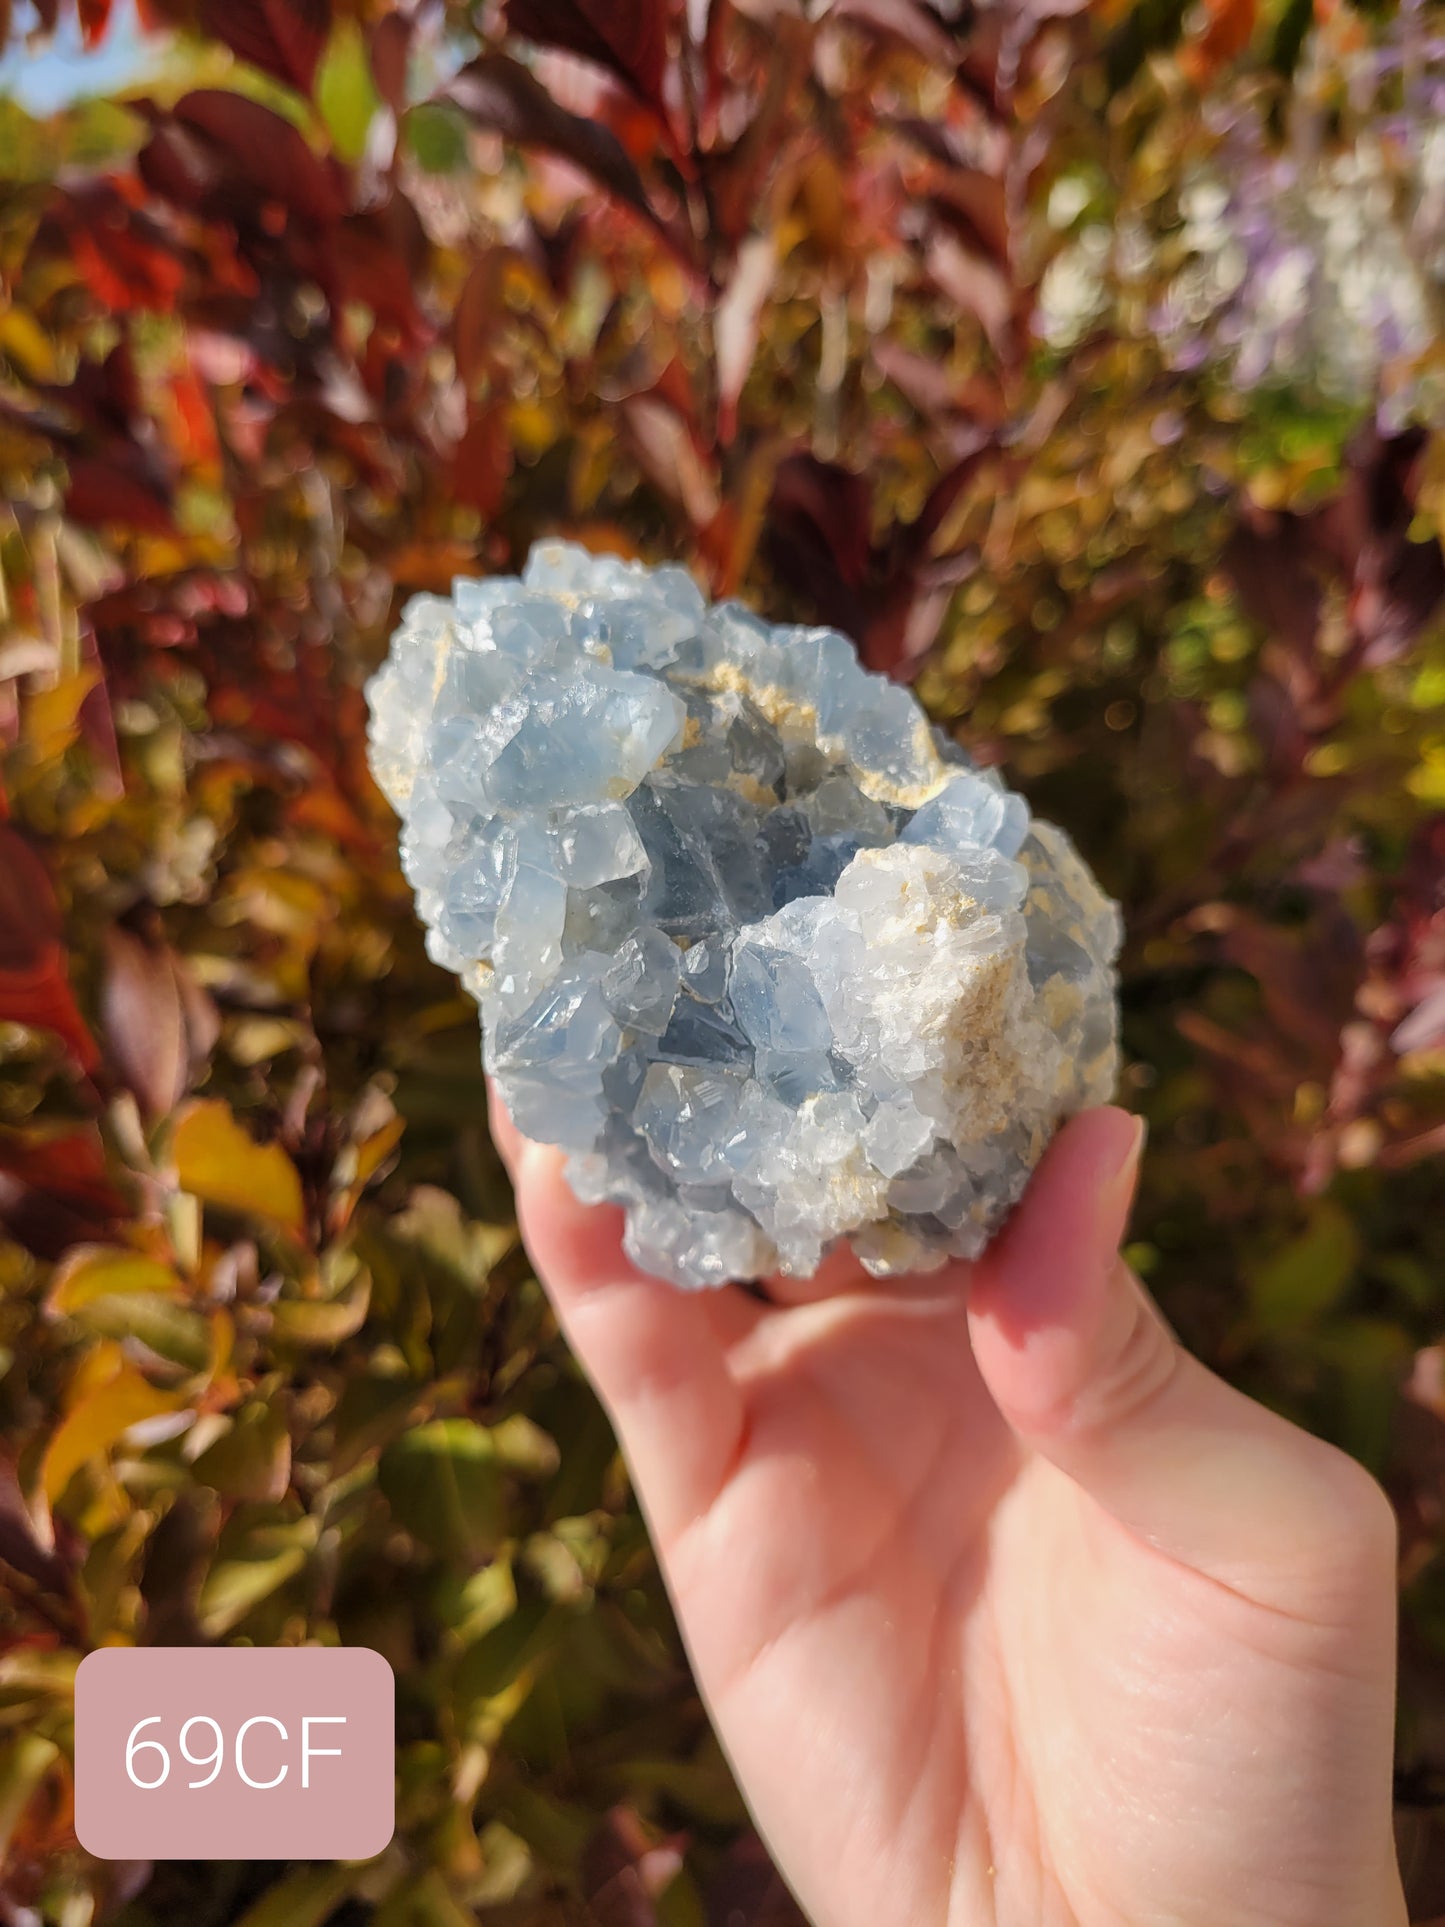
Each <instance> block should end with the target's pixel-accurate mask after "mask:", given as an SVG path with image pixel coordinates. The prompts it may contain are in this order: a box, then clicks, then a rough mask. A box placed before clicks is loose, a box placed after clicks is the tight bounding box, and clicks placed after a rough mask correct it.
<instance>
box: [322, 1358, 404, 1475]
mask: <svg viewBox="0 0 1445 1927" xmlns="http://www.w3.org/2000/svg"><path fill="white" fill-rule="evenodd" d="M426 1390H427V1387H426V1386H425V1385H424V1384H420V1383H419V1382H418V1381H417V1380H416V1379H414V1378H411V1377H409V1376H408V1375H407V1374H405V1373H402V1372H397V1373H388V1372H379V1371H370V1372H362V1373H360V1374H358V1375H357V1376H356V1377H353V1378H348V1379H347V1381H346V1384H345V1386H344V1387H343V1388H342V1393H341V1398H340V1400H339V1402H338V1404H337V1407H336V1419H335V1430H334V1435H333V1436H334V1441H335V1442H334V1445H333V1447H332V1453H331V1469H332V1471H333V1472H334V1473H336V1474H338V1475H340V1474H341V1473H343V1472H349V1471H350V1470H351V1468H352V1466H354V1465H355V1464H356V1463H357V1462H358V1460H360V1459H362V1458H364V1457H365V1455H366V1454H367V1453H368V1452H371V1451H374V1450H375V1449H376V1448H377V1447H378V1446H381V1445H385V1444H386V1442H387V1441H388V1439H392V1438H395V1436H396V1435H397V1433H398V1432H400V1431H401V1430H402V1428H403V1427H404V1426H405V1424H406V1422H407V1420H408V1419H409V1418H410V1417H411V1414H412V1411H413V1409H414V1408H415V1406H416V1404H417V1402H418V1400H419V1399H421V1398H422V1397H423V1396H424V1394H425V1393H426Z"/></svg>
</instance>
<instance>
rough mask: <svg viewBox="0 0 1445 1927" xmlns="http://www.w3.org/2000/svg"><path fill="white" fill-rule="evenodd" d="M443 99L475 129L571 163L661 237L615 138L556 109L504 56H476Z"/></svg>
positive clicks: (634, 172)
mask: <svg viewBox="0 0 1445 1927" xmlns="http://www.w3.org/2000/svg"><path fill="white" fill-rule="evenodd" d="M447 95H448V97H449V98H450V99H451V100H453V101H455V102H456V104H457V106H458V107H460V108H461V110H462V112H463V113H465V114H468V115H470V116H471V118H472V119H473V120H474V121H476V122H477V124H478V126H481V127H489V128H491V129H492V131H493V132H494V133H498V134H501V135H503V136H504V137H505V138H506V139H508V140H514V141H518V142H520V143H521V144H522V145H523V146H531V147H546V148H549V149H550V150H551V152H552V153H554V154H560V155H561V156H562V158H563V159H564V160H569V161H571V162H573V163H574V164H575V165H576V166H577V167H580V168H582V169H583V170H584V171H585V172H586V173H588V174H590V175H591V176H592V177H593V179H594V180H596V181H598V182H600V183H601V185H602V186H603V187H605V188H606V189H607V190H608V192H609V193H611V194H615V195H616V197H617V198H618V200H619V201H625V202H626V203H627V204H628V206H629V207H633V208H636V209H637V211H638V213H639V214H642V215H644V216H645V217H646V218H647V219H648V220H649V221H651V222H652V224H653V226H654V227H656V228H657V229H658V230H659V231H660V232H662V233H664V234H666V232H667V230H666V228H665V227H664V226H663V223H662V222H661V221H660V220H659V219H658V217H657V215H656V214H655V213H654V211H653V208H652V204H651V202H650V201H649V200H648V198H647V190H646V189H645V188H644V187H643V185H642V180H641V177H640V176H639V174H638V172H637V169H636V168H635V167H634V166H633V165H632V162H631V161H630V160H629V159H628V158H627V154H626V152H625V151H624V149H623V146H622V143H621V142H620V141H619V140H618V138H617V136H616V135H615V134H614V133H612V131H611V130H610V129H609V128H606V127H603V126H602V125H601V124H600V122H598V121H593V120H583V119H582V118H581V117H580V115H577V114H569V113H568V112H567V110H566V108H565V107H559V106H558V105H557V103H556V101H555V100H553V99H552V97H551V95H550V94H549V93H548V92H547V91H546V89H545V88H544V87H542V86H541V84H540V83H539V82H538V81H537V80H536V79H534V77H533V76H532V75H531V74H529V73H528V72H527V69H526V68H525V67H523V66H521V65H520V64H519V63H518V62H517V61H515V60H511V59H509V58H508V56H507V55H506V54H482V55H481V56H480V58H478V59H476V60H474V61H472V62H471V63H470V65H468V66H466V67H463V68H462V70H461V72H460V73H459V74H458V75H457V76H456V78H455V80H453V81H452V83H451V86H450V87H449V88H448V89H447ZM669 238H670V237H669Z"/></svg>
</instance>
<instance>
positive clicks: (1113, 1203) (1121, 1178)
mask: <svg viewBox="0 0 1445 1927" xmlns="http://www.w3.org/2000/svg"><path fill="white" fill-rule="evenodd" d="M1130 1121H1131V1123H1132V1124H1133V1127H1134V1128H1133V1130H1132V1132H1131V1133H1130V1136H1129V1141H1128V1143H1127V1144H1126V1146H1125V1147H1124V1154H1123V1156H1122V1157H1121V1158H1120V1160H1119V1162H1118V1164H1117V1165H1116V1166H1115V1168H1114V1170H1113V1172H1112V1173H1111V1174H1110V1176H1109V1177H1108V1178H1106V1179H1105V1181H1104V1184H1103V1186H1102V1187H1101V1188H1102V1191H1103V1201H1104V1203H1105V1205H1106V1206H1107V1207H1108V1208H1110V1209H1112V1210H1116V1211H1117V1212H1118V1213H1119V1217H1120V1228H1121V1230H1122V1227H1123V1221H1124V1220H1125V1219H1126V1218H1127V1217H1128V1213H1129V1207H1130V1205H1131V1204H1132V1203H1133V1200H1134V1186H1135V1184H1136V1183H1137V1182H1138V1178H1139V1160H1140V1158H1141V1157H1142V1156H1143V1155H1144V1140H1145V1138H1146V1137H1147V1136H1148V1135H1149V1124H1148V1120H1147V1119H1146V1118H1142V1117H1135V1118H1133V1119H1131V1120H1130Z"/></svg>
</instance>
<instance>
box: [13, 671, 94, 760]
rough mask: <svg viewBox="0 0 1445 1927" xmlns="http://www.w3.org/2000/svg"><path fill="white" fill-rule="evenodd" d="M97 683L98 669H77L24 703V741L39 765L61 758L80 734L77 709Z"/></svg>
mask: <svg viewBox="0 0 1445 1927" xmlns="http://www.w3.org/2000/svg"><path fill="white" fill-rule="evenodd" d="M100 680H101V673H100V671H99V670H98V669H93V668H91V669H80V670H77V671H76V673H75V674H74V675H73V676H63V677H62V678H61V679H60V681H59V682H57V683H55V684H54V685H53V686H52V687H51V688H49V689H37V690H34V691H32V692H31V694H30V695H28V696H27V698H26V701H25V738H26V742H27V743H28V745H29V747H30V750H31V752H32V754H33V755H34V756H35V757H36V758H37V760H38V761H40V762H42V763H49V762H54V761H55V760H56V759H57V758H58V757H60V756H63V755H64V754H65V752H66V750H67V749H69V747H70V745H71V744H72V743H73V742H74V741H75V739H76V737H77V736H79V734H80V706H81V704H82V703H83V702H84V701H85V699H86V697H87V696H88V695H89V694H90V692H91V690H92V689H94V688H95V686H96V684H97V683H99V681H100Z"/></svg>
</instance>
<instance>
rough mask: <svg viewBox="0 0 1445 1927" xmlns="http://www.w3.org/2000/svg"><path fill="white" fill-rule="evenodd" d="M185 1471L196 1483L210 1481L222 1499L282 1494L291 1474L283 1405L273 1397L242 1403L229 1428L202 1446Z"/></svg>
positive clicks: (259, 1498)
mask: <svg viewBox="0 0 1445 1927" xmlns="http://www.w3.org/2000/svg"><path fill="white" fill-rule="evenodd" d="M191 1471H192V1475H193V1477H194V1478H195V1480H196V1482H197V1484H199V1485H208V1486H210V1487H211V1488H212V1490H213V1491H215V1492H218V1493H220V1495H221V1497H222V1498H223V1499H237V1500H247V1501H252V1502H264V1501H275V1500H277V1499H281V1498H283V1497H284V1496H285V1492H286V1487H287V1485H288V1483H289V1482H290V1478H291V1434H290V1432H289V1431H288V1429H287V1425H286V1411H285V1407H284V1406H283V1405H282V1404H281V1403H280V1402H279V1401H278V1400H276V1399H269V1400H262V1399H256V1400H253V1401H252V1402H251V1403H250V1404H248V1405H243V1406H242V1407H241V1408H240V1410H239V1411H238V1412H237V1413H236V1415H235V1417H234V1419H233V1421H232V1423H231V1426H230V1429H229V1430H228V1431H225V1432H223V1433H222V1434H221V1436H220V1437H219V1438H218V1439H217V1440H216V1441H215V1442H214V1444H211V1445H208V1446H207V1447H206V1449H205V1451H204V1452H202V1453H201V1455H200V1456H199V1458H198V1459H197V1460H196V1462H195V1464H194V1466H193V1467H192V1468H191Z"/></svg>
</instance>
